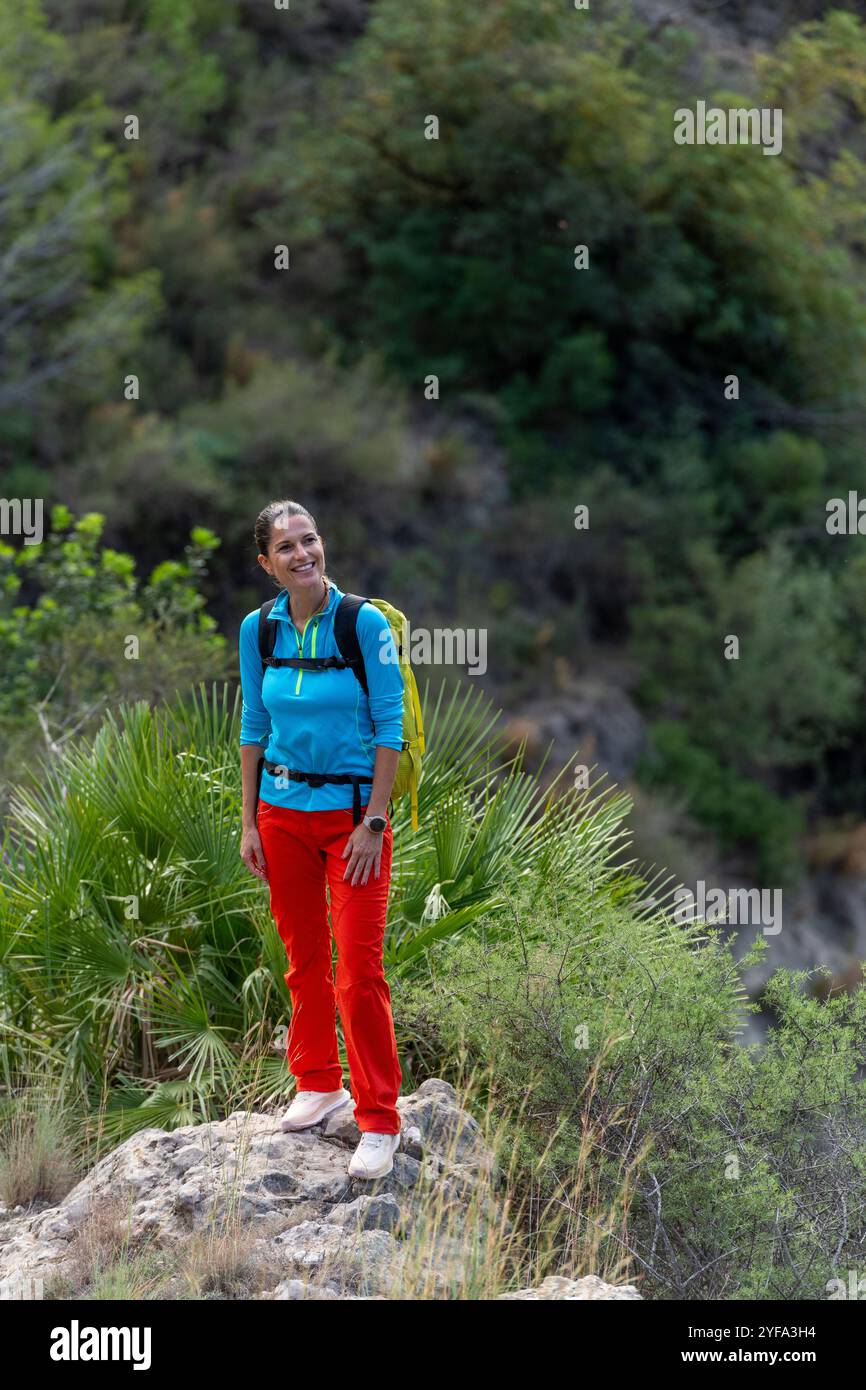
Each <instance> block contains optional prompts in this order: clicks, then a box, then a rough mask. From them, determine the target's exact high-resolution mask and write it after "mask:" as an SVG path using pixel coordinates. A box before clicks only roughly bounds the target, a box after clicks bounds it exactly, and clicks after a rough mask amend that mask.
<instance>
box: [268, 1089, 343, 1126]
mask: <svg viewBox="0 0 866 1390" xmlns="http://www.w3.org/2000/svg"><path fill="white" fill-rule="evenodd" d="M351 1099H352V1096H351V1094H350V1092H349V1091H347V1090H346V1089H345V1087H344V1086H341V1087H340V1089H339V1091H298V1093H297V1095H296V1096H295V1098H294V1100H293V1101H292V1103H291V1105H290V1106H289V1108H288V1110H287V1111H286V1113H285V1115H284V1116H283V1118H282V1120H281V1121H280V1128H281V1129H283V1130H296V1129H309V1127H310V1125H317V1124H318V1123H319V1121H320V1120H323V1119H324V1118H325V1116H326V1115H330V1113H331V1111H332V1110H340V1109H342V1107H343V1106H344V1105H347V1104H348V1102H349V1101H350V1100H351Z"/></svg>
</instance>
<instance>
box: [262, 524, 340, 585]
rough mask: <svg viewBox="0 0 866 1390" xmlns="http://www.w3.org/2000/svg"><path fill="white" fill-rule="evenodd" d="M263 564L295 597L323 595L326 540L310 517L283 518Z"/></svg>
mask: <svg viewBox="0 0 866 1390" xmlns="http://www.w3.org/2000/svg"><path fill="white" fill-rule="evenodd" d="M259 564H260V565H261V566H262V568H263V569H266V570H267V571H268V573H269V574H272V575H273V576H274V578H275V579H276V580H277V582H278V583H279V584H282V585H283V587H284V588H286V589H288V591H289V598H292V597H293V596H294V595H295V594H298V595H300V594H305V593H309V594H312V593H319V592H320V591H321V587H322V575H323V574H324V572H325V546H324V542H323V540H322V537H321V536H320V535H319V534H318V532H317V531H315V530H314V529H313V527H312V526H311V525H310V519H309V517H306V516H280V517H277V519H276V521H275V522H274V523H273V526H272V527H271V542H270V545H269V546H268V553H267V555H266V556H265V555H260V556H259Z"/></svg>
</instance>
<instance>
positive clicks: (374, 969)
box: [258, 801, 402, 1134]
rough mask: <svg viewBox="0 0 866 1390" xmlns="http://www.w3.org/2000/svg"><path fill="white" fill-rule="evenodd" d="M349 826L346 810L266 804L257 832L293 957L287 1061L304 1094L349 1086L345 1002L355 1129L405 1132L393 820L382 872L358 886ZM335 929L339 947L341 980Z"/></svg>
mask: <svg viewBox="0 0 866 1390" xmlns="http://www.w3.org/2000/svg"><path fill="white" fill-rule="evenodd" d="M364 812H366V807H364V811H363V812H362V814H364ZM352 828H353V827H352V812H351V810H349V809H348V808H347V809H346V810H344V811H343V810H340V811H295V810H292V809H291V808H289V807H285V806H272V805H271V804H270V803H269V802H265V801H260V802H259V809H258V829H259V837H260V839H261V842H262V850H263V851H264V856H265V861H266V864H267V871H268V886H269V888H270V897H271V912H272V913H273V917H274V921H275V922H276V925H277V930H278V931H279V933H280V936H281V938H282V941H283V944H284V946H285V948H286V955H287V956H288V960H289V969H288V970H287V971H286V977H285V978H286V984H287V985H288V987H289V991H290V993H291V996H292V1022H291V1026H290V1028H289V1037H288V1042H287V1044H286V1058H287V1060H288V1064H289V1070H290V1071H291V1072H292V1074H293V1075H294V1077H295V1079H296V1081H297V1089H298V1090H299V1091H338V1090H339V1089H340V1087H341V1086H342V1084H343V1068H342V1066H341V1064H340V1057H339V1050H338V1044H337V1026H336V1009H337V1007H339V1010H340V1022H341V1023H342V1025H343V1036H344V1038H345V1040H346V1056H347V1058H348V1062H349V1078H350V1089H351V1092H352V1095H353V1097H354V1100H355V1120H356V1122H357V1125H358V1128H359V1129H360V1130H361V1131H362V1132H364V1131H367V1130H372V1131H374V1132H376V1133H377V1134H399V1132H400V1116H399V1113H398V1111H397V1097H398V1095H399V1094H400V1083H401V1080H402V1073H401V1069H400V1059H399V1057H398V1055H397V1041H396V1038H395V1036H394V1019H393V1016H392V1014H391V991H390V989H389V988H388V982H387V980H386V979H385V972H384V967H383V960H382V947H383V942H384V939H385V915H386V912H387V907H388V890H389V887H390V883H391V855H392V850H393V837H392V831H391V822H390V819H388V824H387V826H386V828H385V831H384V833H383V836H382V840H383V844H382V860H381V864H380V866H379V877H378V878H375V877H374V872H373V869H372V868H371V870H370V877H369V878H368V880H367V882H366V883H364V884H362V883H361V882H358V883H356V884H355V886H354V887H353V886H352V884H351V882H350V880H349V879H345V880H344V878H343V875H344V874H345V872H346V866H347V864H348V863H349V855H346V857H345V859H343V858H341V856H342V853H343V850H344V848H345V846H346V841H347V840H348V838H349V836H350V834H351V833H352ZM353 873H354V870H353ZM326 884H327V886H328V888H329V890H330V895H331V926H329V924H328V904H327V902H326V899H325V885H326ZM331 929H333V933H334V940H335V941H336V943H337V969H336V977H335V976H334V971H333V968H332V956H331Z"/></svg>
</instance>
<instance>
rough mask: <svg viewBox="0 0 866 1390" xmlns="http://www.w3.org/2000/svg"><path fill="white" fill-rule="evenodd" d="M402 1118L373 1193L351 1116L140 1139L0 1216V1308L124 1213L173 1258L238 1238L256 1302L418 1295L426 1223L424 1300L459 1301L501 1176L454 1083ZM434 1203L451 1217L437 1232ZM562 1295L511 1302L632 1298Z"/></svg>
mask: <svg viewBox="0 0 866 1390" xmlns="http://www.w3.org/2000/svg"><path fill="white" fill-rule="evenodd" d="M398 1107H399V1110H400V1115H401V1122H402V1141H401V1145H400V1148H399V1150H398V1151H397V1153H396V1154H395V1156H394V1168H393V1171H392V1172H391V1173H389V1174H387V1175H386V1176H385V1177H384V1178H381V1179H378V1180H377V1181H375V1182H366V1181H362V1180H359V1179H354V1178H351V1177H349V1176H348V1173H347V1164H348V1159H349V1155H350V1154H351V1152H352V1150H353V1149H354V1147H355V1145H356V1144H357V1142H358V1140H359V1138H360V1135H359V1132H358V1130H357V1128H356V1126H355V1122H354V1118H353V1115H352V1107H351V1106H349V1107H346V1109H347V1112H348V1117H349V1118H346V1117H345V1116H344V1117H342V1118H340V1117H336V1116H329V1117H327V1118H326V1119H325V1120H324V1121H323V1122H322V1123H321V1124H320V1125H317V1126H315V1127H314V1128H312V1129H309V1130H304V1131H302V1132H299V1133H295V1134H284V1133H283V1132H282V1130H281V1129H280V1124H279V1115H278V1114H260V1113H250V1112H247V1111H237V1112H235V1113H234V1114H232V1115H229V1116H228V1118H227V1119H225V1120H221V1121H214V1122H212V1123H210V1124H204V1125H195V1126H193V1125H187V1126H184V1127H183V1128H180V1129H175V1130H162V1129H145V1130H141V1131H139V1132H138V1133H137V1134H135V1135H133V1136H132V1137H131V1138H130V1139H128V1140H126V1142H125V1143H123V1144H121V1145H119V1147H118V1148H117V1149H115V1150H113V1152H111V1153H110V1154H107V1155H106V1156H105V1157H104V1158H102V1159H101V1160H100V1161H99V1162H98V1163H97V1164H96V1165H95V1167H94V1168H93V1169H92V1170H91V1171H90V1172H89V1173H88V1174H87V1176H86V1177H85V1178H83V1179H82V1181H81V1182H79V1183H78V1184H77V1186H75V1187H74V1188H73V1189H72V1190H71V1191H70V1192H69V1193H67V1195H66V1196H65V1197H64V1198H63V1200H62V1201H61V1202H59V1203H57V1204H56V1205H54V1206H51V1207H49V1208H47V1209H46V1210H43V1211H40V1212H38V1213H35V1214H34V1213H32V1212H20V1211H19V1212H13V1213H6V1214H5V1219H4V1220H0V1297H2V1296H5V1297H10V1296H11V1297H14V1296H19V1297H20V1296H22V1295H21V1294H20V1293H17V1294H16V1289H17V1288H20V1286H21V1284H22V1282H24V1281H27V1280H30V1279H33V1278H36V1279H41V1280H42V1281H43V1283H44V1286H45V1290H46V1296H50V1292H49V1290H50V1284H51V1281H52V1277H53V1276H61V1277H63V1276H65V1277H66V1278H71V1277H73V1274H74V1271H75V1270H76V1268H77V1265H76V1245H77V1242H78V1240H79V1237H80V1236H81V1235H82V1233H83V1232H84V1231H85V1229H86V1227H87V1224H88V1222H89V1221H91V1220H92V1218H93V1217H94V1214H97V1215H98V1213H99V1211H100V1209H101V1208H105V1207H110V1206H117V1204H118V1203H119V1204H120V1207H121V1208H122V1209H123V1210H124V1212H125V1217H126V1221H127V1222H128V1225H129V1228H130V1232H131V1235H132V1236H133V1237H134V1239H135V1240H136V1241H144V1242H146V1241H150V1242H152V1243H153V1244H155V1245H156V1246H157V1248H159V1249H163V1250H168V1251H177V1250H178V1249H179V1248H181V1247H183V1245H184V1242H186V1241H189V1240H190V1238H191V1236H192V1235H193V1233H200V1232H203V1231H208V1230H215V1231H219V1230H220V1229H225V1228H226V1227H227V1226H229V1227H232V1228H233V1229H236V1230H237V1229H239V1230H242V1231H243V1232H244V1235H245V1237H246V1238H247V1240H248V1242H249V1249H250V1253H251V1257H252V1258H253V1259H254V1260H255V1261H257V1262H259V1263H260V1265H261V1268H262V1270H263V1271H265V1272H266V1273H265V1276H264V1278H263V1280H262V1281H261V1287H260V1288H259V1291H258V1292H257V1293H255V1294H253V1295H251V1296H254V1297H259V1298H273V1299H296V1298H316V1299H333V1298H386V1297H392V1298H393V1297H398V1298H399V1297H404V1298H412V1297H413V1296H417V1295H413V1293H412V1288H413V1287H416V1286H417V1285H416V1284H415V1282H414V1281H416V1280H417V1278H418V1268H417V1259H418V1248H419V1241H417V1240H413V1239H412V1238H411V1237H412V1236H413V1233H415V1231H416V1227H418V1226H419V1223H420V1230H421V1231H422V1232H423V1241H422V1242H421V1244H422V1246H423V1258H424V1270H423V1287H424V1290H425V1294H424V1296H426V1297H430V1296H432V1297H436V1296H439V1295H441V1296H451V1297H453V1296H459V1294H457V1295H455V1294H454V1292H453V1291H454V1290H455V1289H458V1290H459V1288H460V1287H461V1285H462V1283H463V1278H462V1262H463V1261H464V1260H465V1258H466V1248H465V1247H466V1238H465V1237H466V1229H468V1228H469V1226H470V1223H469V1221H468V1220H467V1218H468V1213H469V1211H470V1209H471V1211H472V1222H473V1223H474V1226H475V1228H478V1229H479V1230H480V1231H482V1232H483V1230H484V1228H485V1226H486V1223H487V1222H488V1221H490V1222H492V1221H496V1222H497V1223H498V1224H499V1225H500V1227H501V1226H502V1224H503V1217H502V1213H501V1212H500V1211H499V1210H498V1209H497V1204H496V1193H497V1190H498V1188H499V1186H500V1182H501V1176H500V1174H499V1173H498V1171H497V1169H496V1165H495V1162H494V1160H493V1157H492V1154H491V1152H490V1150H489V1148H488V1146H487V1145H486V1144H485V1142H484V1140H483V1137H482V1135H481V1131H480V1129H479V1126H478V1124H477V1122H476V1121H475V1120H474V1119H473V1117H472V1116H471V1115H469V1114H467V1113H466V1111H465V1110H463V1109H462V1108H461V1106H460V1105H459V1103H458V1099H457V1095H456V1092H455V1091H454V1089H453V1087H452V1086H450V1085H449V1084H448V1083H447V1082H445V1081H441V1080H438V1079H431V1080H429V1081H425V1082H424V1083H423V1085H421V1086H420V1087H419V1088H418V1090H417V1091H415V1092H413V1093H412V1094H410V1095H408V1096H402V1097H400V1099H399V1101H398ZM431 1199H432V1201H433V1203H434V1204H435V1206H436V1209H437V1212H439V1213H443V1212H444V1213H448V1214H449V1216H450V1219H446V1220H443V1221H441V1222H437V1223H435V1224H434V1225H432V1226H430V1227H428V1225H427V1224H426V1220H425V1210H426V1211H427V1212H429V1209H430V1207H429V1204H430V1202H431ZM506 1225H507V1223H506ZM464 1228H466V1229H464ZM410 1265H411V1268H410ZM271 1273H273V1277H272V1279H271V1281H270V1282H268V1277H267V1276H268V1274H271ZM597 1283H598V1284H600V1281H597ZM578 1284H584V1285H585V1284H586V1281H585V1280H584V1281H578ZM556 1287H557V1288H560V1287H561V1289H562V1292H552V1291H551V1289H552V1288H553V1286H551V1285H550V1281H549V1280H546V1281H545V1283H544V1284H543V1285H542V1286H541V1288H540V1289H539V1290H538V1291H526V1292H523V1293H519V1294H516V1295H514V1296H515V1297H521V1298H523V1297H538V1298H550V1297H563V1298H577V1297H591V1298H599V1297H617V1298H618V1297H623V1296H626V1295H624V1294H623V1292H622V1291H621V1290H611V1292H610V1293H603V1292H598V1291H597V1289H596V1287H595V1286H593V1290H594V1291H592V1292H587V1293H583V1294H581V1293H576V1292H572V1291H571V1290H572V1289H573V1288H575V1287H577V1285H573V1284H572V1283H571V1281H569V1280H564V1281H562V1283H561V1286H560V1285H557V1286H556ZM587 1287H589V1286H587ZM604 1287H607V1288H609V1287H610V1286H604ZM449 1291H451V1292H449ZM24 1296H27V1295H24ZM628 1296H631V1295H630V1294H629V1295H628Z"/></svg>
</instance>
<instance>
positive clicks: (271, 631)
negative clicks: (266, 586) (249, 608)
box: [259, 598, 277, 675]
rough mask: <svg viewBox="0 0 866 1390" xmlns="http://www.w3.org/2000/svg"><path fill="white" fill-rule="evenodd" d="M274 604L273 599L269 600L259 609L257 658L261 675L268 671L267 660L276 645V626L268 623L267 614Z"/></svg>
mask: <svg viewBox="0 0 866 1390" xmlns="http://www.w3.org/2000/svg"><path fill="white" fill-rule="evenodd" d="M275 603H276V599H275V598H269V599H268V600H267V601H266V602H265V603H263V604H262V606H261V608H260V609H259V656H260V657H261V658H262V675H264V674H265V671H266V670H267V669H268V668H267V665H266V661H267V658H268V657H269V656H273V654H274V648H275V646H276V645H277V625H276V623H269V622H268V614H269V613H270V611H271V609H272V608H273V606H274V604H275Z"/></svg>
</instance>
